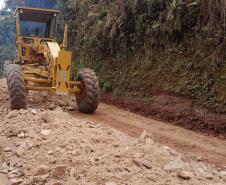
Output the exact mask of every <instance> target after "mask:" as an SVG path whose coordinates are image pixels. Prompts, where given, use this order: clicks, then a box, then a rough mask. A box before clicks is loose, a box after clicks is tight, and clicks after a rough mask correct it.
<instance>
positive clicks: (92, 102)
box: [76, 68, 100, 114]
mask: <svg viewBox="0 0 226 185" xmlns="http://www.w3.org/2000/svg"><path fill="white" fill-rule="evenodd" d="M78 81H81V82H82V84H81V87H80V89H81V93H79V94H77V96H76V101H77V105H78V108H79V111H80V112H83V113H86V114H93V113H94V112H95V111H96V109H97V107H98V105H99V91H100V88H99V82H98V79H97V76H96V73H95V72H94V71H93V70H91V69H89V68H84V69H82V70H81V71H80V72H79V73H78Z"/></svg>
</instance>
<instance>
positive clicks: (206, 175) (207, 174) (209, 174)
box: [202, 172, 213, 180]
mask: <svg viewBox="0 0 226 185" xmlns="http://www.w3.org/2000/svg"><path fill="white" fill-rule="evenodd" d="M202 175H203V177H204V178H206V179H209V180H211V179H213V175H212V174H211V173H208V172H205V173H203V174H202Z"/></svg>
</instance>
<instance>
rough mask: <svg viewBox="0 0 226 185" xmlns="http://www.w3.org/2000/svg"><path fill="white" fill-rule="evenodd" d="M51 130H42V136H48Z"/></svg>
mask: <svg viewBox="0 0 226 185" xmlns="http://www.w3.org/2000/svg"><path fill="white" fill-rule="evenodd" d="M50 132H51V130H42V131H41V134H42V135H44V136H48V135H49V134H50Z"/></svg>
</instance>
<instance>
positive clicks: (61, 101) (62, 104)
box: [57, 99, 68, 106]
mask: <svg viewBox="0 0 226 185" xmlns="http://www.w3.org/2000/svg"><path fill="white" fill-rule="evenodd" d="M57 104H58V105H59V106H67V105H68V102H67V101H66V100H61V99H59V100H57Z"/></svg>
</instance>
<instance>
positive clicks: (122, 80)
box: [66, 0, 226, 112]
mask: <svg viewBox="0 0 226 185" xmlns="http://www.w3.org/2000/svg"><path fill="white" fill-rule="evenodd" d="M66 7H67V10H66V12H68V13H67V14H68V15H69V16H68V17H67V18H66V20H67V21H68V22H69V24H70V28H71V34H72V38H73V43H71V47H72V48H74V50H75V51H76V52H75V61H76V62H77V63H79V64H81V65H83V66H87V67H91V68H94V69H95V70H96V71H97V73H98V75H99V77H100V81H101V86H102V89H103V90H104V91H107V92H109V91H111V92H112V93H113V94H116V95H129V96H132V97H138V98H140V99H145V98H149V97H151V96H152V95H153V94H155V93H158V92H161V91H167V92H169V93H173V94H177V95H182V96H187V97H191V98H193V99H195V100H196V102H199V103H200V104H203V105H204V106H206V107H208V108H211V109H213V110H215V111H217V112H225V111H226V109H225V108H226V106H225V100H226V81H225V80H226V74H225V72H226V69H225V64H226V56H225V49H226V42H225V38H226V37H225V33H226V28H225V15H226V7H225V3H224V1H223V0H216V1H214V2H213V1H210V0H102V1H92V0H84V1H79V0H68V1H67V3H66Z"/></svg>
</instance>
